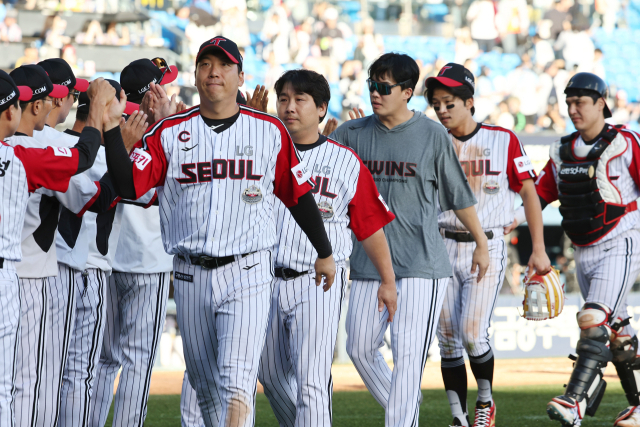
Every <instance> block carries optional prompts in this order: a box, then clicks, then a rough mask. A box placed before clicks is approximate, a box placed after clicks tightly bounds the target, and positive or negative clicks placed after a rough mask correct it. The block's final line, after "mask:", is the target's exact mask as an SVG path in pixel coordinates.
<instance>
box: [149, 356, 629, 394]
mask: <svg viewBox="0 0 640 427" xmlns="http://www.w3.org/2000/svg"><path fill="white" fill-rule="evenodd" d="M571 363H572V362H571V360H569V359H568V358H566V357H562V358H544V359H502V360H496V365H495V379H494V381H493V384H494V385H495V386H520V385H543V384H548V385H552V384H557V385H560V386H562V384H566V382H567V381H568V379H569V376H570V374H571ZM467 377H468V378H469V387H472V388H473V387H476V384H475V380H474V379H473V374H472V373H471V369H470V368H469V364H468V363H467ZM605 377H606V378H607V379H611V380H613V381H614V382H615V381H617V376H616V374H615V372H614V371H611V372H607V374H605ZM182 378H183V372H181V371H154V372H153V374H152V375H151V391H150V392H151V394H180V392H181V388H182ZM442 387H443V385H442V376H441V374H440V362H427V366H426V367H425V370H424V377H423V379H422V388H424V389H438V388H442ZM333 389H334V390H335V391H355V390H366V388H365V386H364V383H363V382H362V380H361V379H360V376H359V375H358V373H357V372H356V370H355V368H354V367H353V365H334V366H333ZM258 391H259V392H260V393H262V387H261V386H260V384H258Z"/></svg>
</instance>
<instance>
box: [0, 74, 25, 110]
mask: <svg viewBox="0 0 640 427" xmlns="http://www.w3.org/2000/svg"><path fill="white" fill-rule="evenodd" d="M16 96H17V97H18V100H19V101H30V100H31V96H32V94H31V88H30V87H27V86H18V85H16V83H15V82H14V81H13V79H12V78H11V76H10V75H9V74H7V73H5V72H4V71H2V70H0V112H2V111H4V110H6V109H7V108H9V106H10V105H11V104H13V102H14V101H15V99H16Z"/></svg>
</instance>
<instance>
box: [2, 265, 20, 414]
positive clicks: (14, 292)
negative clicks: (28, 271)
mask: <svg viewBox="0 0 640 427" xmlns="http://www.w3.org/2000/svg"><path fill="white" fill-rule="evenodd" d="M3 264H4V265H3V266H2V268H0V307H2V308H3V310H2V311H3V313H2V316H1V317H0V352H1V353H0V354H2V358H1V359H0V426H8V427H13V426H14V425H15V414H14V406H13V397H14V393H15V388H14V382H15V375H16V359H17V357H18V348H19V344H20V342H19V339H20V300H21V296H20V285H19V284H18V275H17V274H16V268H15V265H14V263H13V261H7V260H5V261H4V263H3Z"/></svg>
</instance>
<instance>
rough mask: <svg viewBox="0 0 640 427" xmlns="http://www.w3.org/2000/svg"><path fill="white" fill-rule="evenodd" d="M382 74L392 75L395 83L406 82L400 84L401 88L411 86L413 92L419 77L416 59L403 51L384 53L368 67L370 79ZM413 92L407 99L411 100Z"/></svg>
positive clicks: (381, 76) (379, 77) (380, 76)
mask: <svg viewBox="0 0 640 427" xmlns="http://www.w3.org/2000/svg"><path fill="white" fill-rule="evenodd" d="M384 76H389V77H392V78H393V80H395V81H396V83H402V82H407V83H405V84H402V85H400V88H401V89H402V90H405V89H408V88H411V90H413V91H414V92H415V90H416V85H417V84H418V80H419V79H420V67H418V64H417V63H416V61H415V60H414V59H413V58H412V57H410V56H409V55H405V54H404V53H395V52H391V53H385V54H384V55H382V56H381V57H379V58H378V59H376V60H375V61H374V62H373V64H371V66H370V67H369V78H370V79H381V78H383V77H384ZM412 97H413V93H412V94H411V96H410V97H409V99H408V100H407V102H409V101H411V98H412Z"/></svg>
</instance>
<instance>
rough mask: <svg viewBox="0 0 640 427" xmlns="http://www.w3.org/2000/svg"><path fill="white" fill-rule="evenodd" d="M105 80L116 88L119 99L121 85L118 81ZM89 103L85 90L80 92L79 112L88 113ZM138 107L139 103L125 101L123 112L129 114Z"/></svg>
mask: <svg viewBox="0 0 640 427" xmlns="http://www.w3.org/2000/svg"><path fill="white" fill-rule="evenodd" d="M105 80H106V81H108V82H109V83H110V84H111V86H113V88H114V89H115V90H116V98H118V101H119V100H120V91H121V90H122V87H120V83H118V82H117V81H115V80H111V79H105ZM89 105H90V100H89V95H87V93H86V92H81V93H80V96H79V97H78V111H80V112H81V113H85V114H88V113H89ZM139 109H140V105H138V104H135V103H133V102H129V101H127V106H126V107H124V113H125V114H126V115H128V116H130V115H131V114H133V112H134V111H137V110H139Z"/></svg>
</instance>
